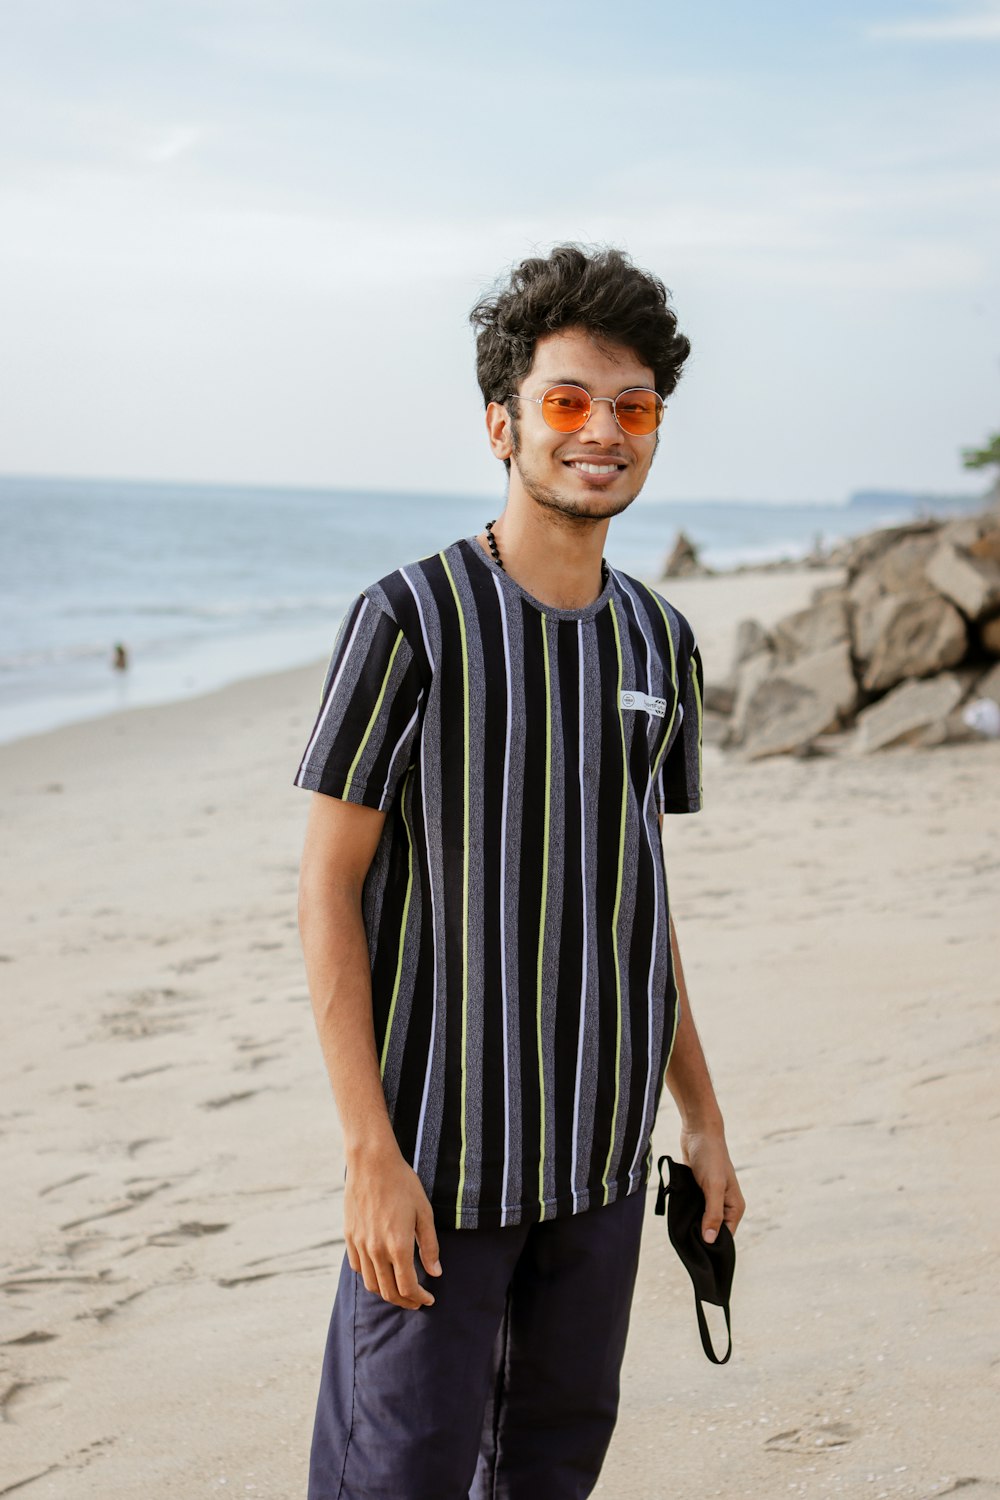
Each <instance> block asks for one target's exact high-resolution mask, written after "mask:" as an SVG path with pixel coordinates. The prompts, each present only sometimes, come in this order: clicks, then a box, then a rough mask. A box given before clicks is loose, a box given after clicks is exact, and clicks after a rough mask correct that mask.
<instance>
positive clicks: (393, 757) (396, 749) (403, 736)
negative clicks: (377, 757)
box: [378, 688, 424, 812]
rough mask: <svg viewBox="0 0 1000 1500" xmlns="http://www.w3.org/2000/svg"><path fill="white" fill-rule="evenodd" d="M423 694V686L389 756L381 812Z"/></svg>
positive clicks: (380, 801)
mask: <svg viewBox="0 0 1000 1500" xmlns="http://www.w3.org/2000/svg"><path fill="white" fill-rule="evenodd" d="M423 696H424V690H423V688H421V689H420V692H419V693H418V694H417V706H416V708H415V709H414V710H413V712H412V714H411V715H410V718H409V722H408V723H407V726H406V728H405V729H404V730H403V732H402V734H401V735H400V736H399V739H398V740H397V741H396V744H395V747H394V749H393V752H392V755H391V756H390V757H389V769H388V770H387V771H386V773H385V786H384V787H383V788H382V795H381V797H380V798H379V802H378V810H379V812H381V811H382V809H383V807H384V805H385V800H386V798H387V797H388V795H389V779H390V777H391V776H392V768H393V765H394V764H395V761H396V756H397V755H398V754H399V747H400V745H401V744H402V743H403V741H404V740H405V739H406V736H407V735H408V734H409V732H410V730H411V729H412V727H413V721H414V719H415V718H416V717H417V715H418V714H419V712H420V700H421V698H422V697H423Z"/></svg>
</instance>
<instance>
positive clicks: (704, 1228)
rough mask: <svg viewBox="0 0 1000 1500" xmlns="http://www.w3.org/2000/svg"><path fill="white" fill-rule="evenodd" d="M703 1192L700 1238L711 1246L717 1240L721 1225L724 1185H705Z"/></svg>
mask: <svg viewBox="0 0 1000 1500" xmlns="http://www.w3.org/2000/svg"><path fill="white" fill-rule="evenodd" d="M703 1191H704V1193H705V1212H704V1214H703V1215H702V1220H701V1237H702V1239H703V1240H704V1241H705V1243H706V1244H708V1245H711V1244H713V1243H714V1241H715V1240H716V1239H717V1238H718V1234H719V1229H720V1228H721V1225H722V1217H723V1209H724V1208H725V1183H718V1182H709V1183H706V1184H705V1187H704V1190H703Z"/></svg>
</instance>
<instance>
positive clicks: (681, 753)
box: [655, 621, 705, 813]
mask: <svg viewBox="0 0 1000 1500" xmlns="http://www.w3.org/2000/svg"><path fill="white" fill-rule="evenodd" d="M677 689H678V703H677V711H678V713H679V714H680V724H679V725H678V726H677V729H676V731H675V732H674V735H673V741H672V743H671V745H670V748H669V750H668V751H667V753H666V755H665V756H664V757H663V760H662V762H661V763H660V769H659V772H658V773H657V777H656V784H655V796H656V807H657V811H658V812H661V813H688V812H698V811H700V809H701V805H702V785H701V745H702V707H701V705H702V700H703V696H704V691H705V676H704V672H703V670H702V664H701V652H700V651H699V650H698V646H697V643H696V641H695V639H694V636H693V634H692V633H691V628H690V626H689V625H688V624H687V622H686V621H684V622H683V624H682V627H681V640H680V648H679V650H678V652H677Z"/></svg>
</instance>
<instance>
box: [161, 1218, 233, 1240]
mask: <svg viewBox="0 0 1000 1500" xmlns="http://www.w3.org/2000/svg"><path fill="white" fill-rule="evenodd" d="M228 1228H229V1225H228V1224H201V1223H199V1222H198V1220H197V1219H192V1220H190V1221H189V1222H187V1223H185V1224H178V1225H177V1226H176V1228H175V1229H164V1230H161V1232H160V1233H159V1234H151V1235H148V1236H147V1238H146V1244H147V1245H183V1244H184V1242H185V1241H186V1240H200V1239H201V1238H202V1236H203V1235H206V1234H221V1233H222V1232H223V1230H224V1229H228Z"/></svg>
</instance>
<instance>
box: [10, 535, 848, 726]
mask: <svg viewBox="0 0 1000 1500" xmlns="http://www.w3.org/2000/svg"><path fill="white" fill-rule="evenodd" d="M842 572H843V570H842V569H841V568H838V567H831V568H826V567H822V566H817V565H815V564H809V565H802V564H795V563H789V564H785V563H774V562H771V563H760V564H756V563H755V564H743V565H741V566H740V567H738V568H733V569H727V570H725V571H720V572H717V573H711V574H706V575H704V576H699V577H694V578H668V579H661V580H660V581H659V582H653V581H652V580H647V581H648V582H651V583H652V587H654V588H656V589H658V590H659V592H661V593H662V594H664V595H665V596H666V597H667V598H668V599H669V601H670V602H671V603H672V604H674V605H675V606H676V608H678V609H680V610H681V612H682V613H683V614H686V615H688V617H689V618H690V619H691V620H692V623H693V624H694V627H695V631H696V634H698V636H699V643H700V644H702V645H703V652H702V654H703V657H705V656H707V657H708V658H709V659H710V660H711V669H710V670H711V675H712V676H713V677H714V678H716V679H717V680H721V679H722V677H724V676H725V675H726V673H727V671H728V666H729V662H728V657H727V655H726V653H727V651H728V649H729V646H730V645H731V642H732V638H733V636H734V634H735V626H736V624H737V623H738V620H736V619H735V618H734V616H735V614H737V613H739V612H740V611H741V610H742V613H740V616H739V617H740V618H743V617H744V615H754V616H756V617H759V618H762V617H765V616H772V617H773V618H774V619H777V618H779V617H780V615H782V614H784V613H787V612H789V611H790V610H793V609H800V608H803V607H804V606H805V605H806V604H807V603H808V601H809V598H810V596H811V593H812V590H813V589H814V588H818V587H820V586H821V585H822V584H824V583H828V582H834V581H836V580H837V579H839V578H840V577H841V576H842ZM713 589H714V593H715V600H716V603H715V604H714V605H713V606H712V617H711V618H709V617H708V616H709V601H710V600H711V599H712V591H713ZM720 602H722V608H721V610H720V609H719V603H720ZM689 610H690V611H691V613H690V614H689ZM699 613H701V614H703V615H704V616H705V619H704V622H703V625H702V628H701V629H699V625H700V622H699ZM338 624H339V620H332V621H331V623H330V626H329V648H328V651H327V654H326V656H323V655H322V654H320V655H316V656H310V657H309V658H308V659H307V660H305V661H302V662H300V663H299V664H297V665H295V664H293V665H290V666H289V665H278V666H275V667H273V669H270V670H264V671H261V670H259V669H255V670H253V671H249V672H246V673H245V674H244V673H241V674H239V675H237V676H235V677H228V678H226V680H224V681H221V682H210V683H209V684H208V685H206V686H204V687H195V688H193V689H192V690H190V691H185V692H180V693H178V692H176V691H173V692H170V693H164V695H163V696H153V697H151V698H150V699H149V700H148V701H141V702H138V703H128V704H121V705H118V706H112V705H109V706H107V707H104V708H99V709H96V710H94V711H93V712H87V713H83V714H79V715H77V716H74V717H71V718H66V719H62V720H60V721H59V722H57V723H53V724H50V725H47V726H44V727H41V728H31V729H27V730H24V731H22V732H17V733H14V734H12V735H9V736H7V735H5V736H4V737H3V738H0V752H2V751H3V750H4V749H6V748H8V747H10V746H13V745H19V744H23V743H24V742H25V741H26V740H38V739H41V738H43V737H44V736H46V735H49V734H59V733H61V732H62V731H64V730H70V729H73V728H75V727H78V726H79V725H82V724H92V723H103V722H105V721H107V720H115V719H117V718H119V717H120V716H121V715H123V714H131V713H142V712H144V711H145V710H147V709H152V708H167V707H169V706H171V705H172V704H182V703H190V702H197V701H200V700H201V699H204V698H207V697H210V696H211V695H212V694H213V693H220V692H225V691H226V690H227V689H228V688H232V687H237V686H239V685H240V684H241V683H249V682H254V681H255V680H256V679H257V678H258V677H263V678H270V677H275V676H281V675H282V674H284V673H287V674H294V673H297V672H307V671H319V672H320V673H322V671H323V670H325V667H326V665H327V664H328V662H329V652H330V651H332V649H333V641H334V637H335V635H336V631H337V625H338ZM708 671H709V665H708V661H706V672H708ZM109 672H110V668H109ZM321 686H322V682H321ZM128 687H129V683H127V682H126V681H118V682H111V683H109V686H108V692H109V693H113V692H116V691H120V690H122V689H127V688H128Z"/></svg>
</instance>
